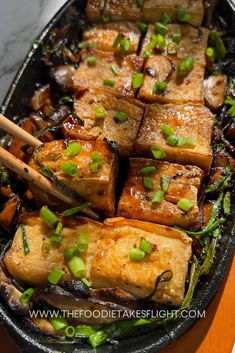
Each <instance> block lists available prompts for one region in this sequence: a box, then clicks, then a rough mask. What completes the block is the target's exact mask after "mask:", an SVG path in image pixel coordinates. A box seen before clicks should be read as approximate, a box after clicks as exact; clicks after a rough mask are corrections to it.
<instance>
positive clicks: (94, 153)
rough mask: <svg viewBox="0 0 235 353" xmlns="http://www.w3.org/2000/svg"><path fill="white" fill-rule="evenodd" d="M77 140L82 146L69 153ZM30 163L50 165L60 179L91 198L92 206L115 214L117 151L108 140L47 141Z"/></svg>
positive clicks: (109, 213)
mask: <svg viewBox="0 0 235 353" xmlns="http://www.w3.org/2000/svg"><path fill="white" fill-rule="evenodd" d="M74 143H76V145H77V146H79V147H78V148H79V152H78V153H77V154H76V155H75V156H72V157H70V156H68V154H66V149H67V148H68V147H69V146H71V145H73V144H74ZM30 165H31V167H33V168H35V169H38V170H40V168H43V167H47V168H49V169H50V170H51V171H52V172H53V173H54V175H55V176H56V178H57V179H58V180H59V181H60V182H62V183H63V184H64V185H66V186H67V187H68V188H69V189H70V190H72V191H74V192H75V193H77V194H78V195H80V196H81V197H83V198H84V199H85V200H87V201H90V202H91V204H92V205H91V207H93V208H96V209H98V210H101V211H102V212H103V213H104V215H113V214H114V204H115V191H114V189H115V177H116V168H117V165H116V154H115V152H114V151H113V150H112V148H111V147H110V146H109V144H108V143H107V142H103V141H87V142H86V141H78V140H73V141H67V140H57V141H53V142H48V143H46V144H44V145H43V146H42V147H40V151H38V152H36V153H35V154H34V160H32V161H31V162H30ZM32 191H33V190H32Z"/></svg>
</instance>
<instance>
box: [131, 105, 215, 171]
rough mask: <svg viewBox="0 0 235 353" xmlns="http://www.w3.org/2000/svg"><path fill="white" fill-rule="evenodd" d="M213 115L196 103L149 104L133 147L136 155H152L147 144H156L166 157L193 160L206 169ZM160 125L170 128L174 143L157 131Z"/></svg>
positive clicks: (188, 161)
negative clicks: (187, 141) (174, 137)
mask: <svg viewBox="0 0 235 353" xmlns="http://www.w3.org/2000/svg"><path fill="white" fill-rule="evenodd" d="M213 119H214V116H213V114H212V113H211V112H210V111H209V109H207V108H206V107H203V106H200V105H187V104H184V105H171V104H169V105H158V104H155V105H152V106H149V107H148V108H147V109H146V112H145V117H144V120H143V124H142V126H141V128H140V131H139V134H138V136H137V139H136V142H135V151H136V153H137V154H139V155H142V156H143V155H144V156H149V157H152V156H153V155H152V153H151V148H152V147H153V146H157V147H160V148H162V149H163V150H164V155H163V156H162V158H163V159H165V160H167V161H170V162H176V163H180V164H193V165H197V166H198V167H200V168H202V169H204V170H205V171H209V170H210V167H211V163H212V148H211V137H212V132H213ZM163 125H167V126H168V127H170V128H171V129H173V131H174V133H173V135H174V136H176V138H177V139H178V141H177V139H176V141H175V142H176V143H175V145H174V141H173V143H172V141H169V140H168V141H169V142H167V136H166V135H164V133H163V132H162V131H161V130H162V126H163ZM184 138H187V139H190V140H191V142H192V143H190V141H189V143H188V144H187V143H184V142H186V141H185V140H181V139H184ZM178 143H179V144H178ZM177 144H178V145H177Z"/></svg>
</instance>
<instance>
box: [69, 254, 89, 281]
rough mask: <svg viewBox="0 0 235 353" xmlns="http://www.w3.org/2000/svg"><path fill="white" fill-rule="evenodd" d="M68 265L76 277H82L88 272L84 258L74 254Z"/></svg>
mask: <svg viewBox="0 0 235 353" xmlns="http://www.w3.org/2000/svg"><path fill="white" fill-rule="evenodd" d="M67 266H68V268H69V270H70V271H71V272H72V274H73V275H74V277H82V276H84V274H85V272H86V266H85V264H84V262H83V260H82V259H81V258H80V257H78V256H74V257H73V258H72V259H71V260H70V261H69V262H68V263H67Z"/></svg>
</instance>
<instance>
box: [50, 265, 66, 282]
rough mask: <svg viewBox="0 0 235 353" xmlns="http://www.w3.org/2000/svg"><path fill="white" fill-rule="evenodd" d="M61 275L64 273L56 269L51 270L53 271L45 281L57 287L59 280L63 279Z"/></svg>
mask: <svg viewBox="0 0 235 353" xmlns="http://www.w3.org/2000/svg"><path fill="white" fill-rule="evenodd" d="M63 275H64V271H62V270H60V269H58V268H53V270H52V271H51V273H50V274H49V276H48V278H47V280H48V282H50V283H51V284H54V285H57V284H58V283H59V281H60V280H61V278H62V277H63Z"/></svg>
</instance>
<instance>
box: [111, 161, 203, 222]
mask: <svg viewBox="0 0 235 353" xmlns="http://www.w3.org/2000/svg"><path fill="white" fill-rule="evenodd" d="M146 167H154V168H153V169H154V171H152V172H151V173H149V174H144V173H142V170H143V168H146ZM146 177H147V178H150V180H151V181H150V182H151V184H152V185H150V186H151V188H150V186H149V188H147V187H146V186H145V185H144V178H146ZM202 178H203V171H202V170H201V169H199V168H198V167H194V166H187V165H186V166H182V165H179V164H172V163H168V162H160V161H156V160H153V159H145V158H131V159H130V169H129V174H128V178H127V181H126V184H125V187H124V190H123V192H122V196H121V198H120V201H119V205H118V215H119V216H122V217H126V218H134V219H139V220H142V221H149V222H154V223H160V224H165V225H168V226H174V225H177V226H179V227H182V228H190V227H194V228H195V227H196V228H198V226H200V225H201V221H202V220H201V217H200V211H199V207H198V195H199V191H200V188H201V182H202ZM164 179H166V180H167V182H168V190H167V191H166V192H165V194H164V196H163V199H162V201H161V202H159V203H154V202H152V198H153V195H154V193H155V192H156V191H158V190H162V180H164ZM181 199H187V200H191V201H192V202H193V203H194V206H193V207H192V208H191V209H190V210H189V211H188V212H184V211H182V210H181V209H180V208H179V207H178V206H177V203H178V202H179V201H180V200H181Z"/></svg>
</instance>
